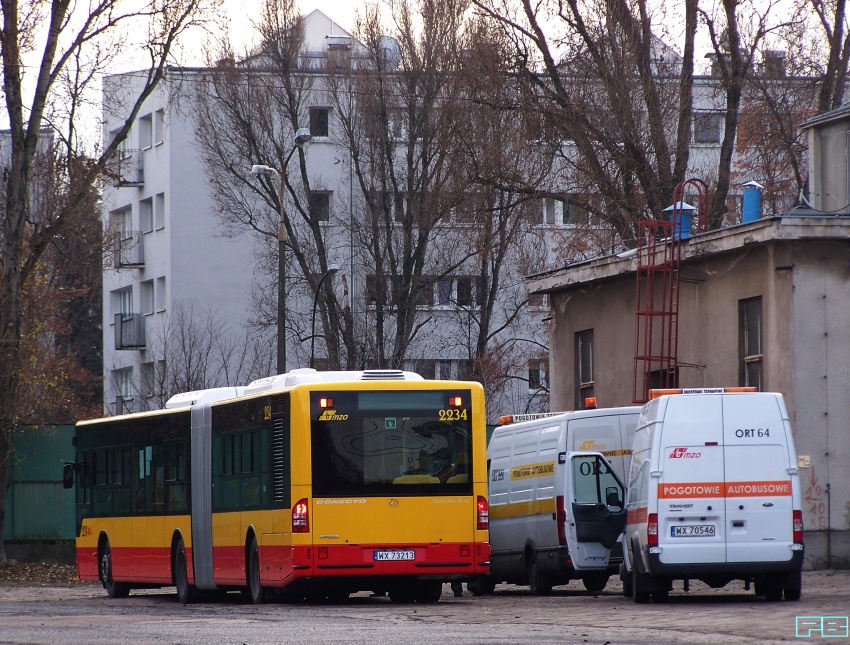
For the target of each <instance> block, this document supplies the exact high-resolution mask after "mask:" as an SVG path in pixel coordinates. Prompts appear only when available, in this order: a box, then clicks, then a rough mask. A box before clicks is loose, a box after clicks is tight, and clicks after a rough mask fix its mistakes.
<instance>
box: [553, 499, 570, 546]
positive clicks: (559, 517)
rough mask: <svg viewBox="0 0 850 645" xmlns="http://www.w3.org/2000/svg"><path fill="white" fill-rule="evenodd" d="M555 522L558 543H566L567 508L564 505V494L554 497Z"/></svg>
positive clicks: (562, 544) (563, 544)
mask: <svg viewBox="0 0 850 645" xmlns="http://www.w3.org/2000/svg"><path fill="white" fill-rule="evenodd" d="M555 522H556V523H557V524H558V544H560V545H561V546H565V545H566V544H567V509H566V507H565V506H564V496H563V495H558V497H556V498H555Z"/></svg>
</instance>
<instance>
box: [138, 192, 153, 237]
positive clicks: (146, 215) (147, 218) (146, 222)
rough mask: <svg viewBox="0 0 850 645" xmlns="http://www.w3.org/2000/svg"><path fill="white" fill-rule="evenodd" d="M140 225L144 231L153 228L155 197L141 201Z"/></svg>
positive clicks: (146, 231) (148, 231)
mask: <svg viewBox="0 0 850 645" xmlns="http://www.w3.org/2000/svg"><path fill="white" fill-rule="evenodd" d="M139 225H140V227H141V229H142V233H150V232H151V231H152V230H153V199H150V198H148V199H143V200H142V201H140V202H139Z"/></svg>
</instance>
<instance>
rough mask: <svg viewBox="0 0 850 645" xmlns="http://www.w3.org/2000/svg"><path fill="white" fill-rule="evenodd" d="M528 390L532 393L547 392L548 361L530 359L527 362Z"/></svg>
mask: <svg viewBox="0 0 850 645" xmlns="http://www.w3.org/2000/svg"><path fill="white" fill-rule="evenodd" d="M528 389H529V390H532V391H534V392H538V391H540V390H546V391H548V390H549V360H548V359H545V358H532V359H530V360H529V361H528Z"/></svg>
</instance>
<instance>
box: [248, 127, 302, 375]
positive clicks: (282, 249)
mask: <svg viewBox="0 0 850 645" xmlns="http://www.w3.org/2000/svg"><path fill="white" fill-rule="evenodd" d="M311 138H312V137H311V136H310V131H309V130H308V129H307V128H299V129H298V130H296V132H295V144H294V145H293V146H292V150H290V151H289V154H288V155H287V156H286V160H285V161H284V162H283V168H282V170H280V171H278V170H277V169H275V168H272V167H271V166H265V165H262V164H255V165H254V166H251V174H252V175H256V176H260V175H273V176H274V177H275V178H276V179H277V180H278V192H277V194H278V198H277V200H278V201H277V203H278V227H277V373H278V374H283V373H284V372H286V211H285V209H284V190H285V189H286V167H287V166H288V165H289V160H290V159H292V155H293V153H294V152H295V150H296V149H298V148H303V147H304V146H306V145H307V144H308V143H310V139H311Z"/></svg>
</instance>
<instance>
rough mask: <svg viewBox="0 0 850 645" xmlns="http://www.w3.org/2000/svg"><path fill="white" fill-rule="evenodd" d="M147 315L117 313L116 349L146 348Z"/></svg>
mask: <svg viewBox="0 0 850 645" xmlns="http://www.w3.org/2000/svg"><path fill="white" fill-rule="evenodd" d="M146 347H147V345H146V344H145V317H144V316H143V315H142V314H115V349H145V348H146Z"/></svg>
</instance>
